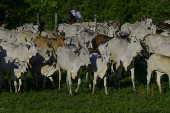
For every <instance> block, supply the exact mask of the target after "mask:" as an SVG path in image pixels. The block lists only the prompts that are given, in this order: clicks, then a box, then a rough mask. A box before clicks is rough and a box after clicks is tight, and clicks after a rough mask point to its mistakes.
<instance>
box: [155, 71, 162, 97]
mask: <svg viewBox="0 0 170 113" xmlns="http://www.w3.org/2000/svg"><path fill="white" fill-rule="evenodd" d="M156 73H157V84H158V87H159V93H160V94H162V89H161V75H162V74H161V73H160V72H158V71H156Z"/></svg>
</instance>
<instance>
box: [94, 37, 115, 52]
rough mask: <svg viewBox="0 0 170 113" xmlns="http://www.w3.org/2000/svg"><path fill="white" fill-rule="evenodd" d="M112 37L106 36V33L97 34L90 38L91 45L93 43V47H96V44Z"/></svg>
mask: <svg viewBox="0 0 170 113" xmlns="http://www.w3.org/2000/svg"><path fill="white" fill-rule="evenodd" d="M112 38H113V37H108V36H106V35H103V34H98V35H97V36H96V37H95V38H93V40H92V45H93V49H98V46H99V44H100V42H104V41H109V40H111V39H112Z"/></svg>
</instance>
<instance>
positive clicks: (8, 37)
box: [0, 29, 18, 43]
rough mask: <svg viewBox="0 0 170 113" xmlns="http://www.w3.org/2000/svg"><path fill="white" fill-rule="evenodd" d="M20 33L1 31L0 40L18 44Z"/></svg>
mask: <svg viewBox="0 0 170 113" xmlns="http://www.w3.org/2000/svg"><path fill="white" fill-rule="evenodd" d="M17 35H18V32H16V31H15V30H7V29H0V39H2V40H3V41H6V42H9V43H15V42H17Z"/></svg>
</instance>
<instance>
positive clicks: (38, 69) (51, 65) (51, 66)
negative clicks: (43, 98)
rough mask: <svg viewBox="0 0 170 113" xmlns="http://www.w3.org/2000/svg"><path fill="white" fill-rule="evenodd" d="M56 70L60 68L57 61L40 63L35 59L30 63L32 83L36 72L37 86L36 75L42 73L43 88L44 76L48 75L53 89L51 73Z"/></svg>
mask: <svg viewBox="0 0 170 113" xmlns="http://www.w3.org/2000/svg"><path fill="white" fill-rule="evenodd" d="M57 70H59V71H60V68H59V65H58V64H57V62H47V63H40V62H36V61H35V62H34V63H33V64H32V68H31V75H32V77H33V83H34V74H35V73H36V86H38V82H37V76H38V75H43V77H44V79H43V80H44V81H43V88H44V89H45V82H46V77H48V78H49V79H50V80H51V82H52V85H53V88H54V89H55V85H54V82H53V78H52V75H53V73H54V72H55V71H57ZM34 84H35V83H34Z"/></svg>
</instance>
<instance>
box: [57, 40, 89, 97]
mask: <svg viewBox="0 0 170 113" xmlns="http://www.w3.org/2000/svg"><path fill="white" fill-rule="evenodd" d="M79 43H80V42H79ZM80 45H82V48H80V49H78V48H77V47H75V46H64V47H58V48H57V52H58V54H57V61H58V64H59V66H60V68H61V69H63V70H67V78H66V83H67V88H68V91H69V94H70V95H72V91H71V85H72V81H71V77H72V78H73V79H75V77H76V76H77V75H78V77H79V78H78V87H77V89H76V91H78V88H79V85H80V83H81V79H80V73H79V69H80V67H81V66H84V65H86V66H88V64H90V59H89V50H88V49H87V47H85V46H83V44H81V43H80ZM59 78H61V74H59Z"/></svg>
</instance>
